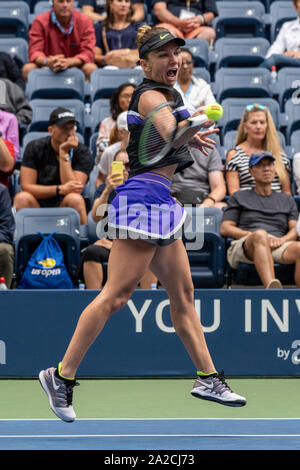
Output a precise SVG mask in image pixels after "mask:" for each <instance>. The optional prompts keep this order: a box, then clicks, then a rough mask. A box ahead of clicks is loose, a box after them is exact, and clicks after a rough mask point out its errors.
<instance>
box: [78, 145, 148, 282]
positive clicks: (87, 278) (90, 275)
mask: <svg viewBox="0 0 300 470" xmlns="http://www.w3.org/2000/svg"><path fill="white" fill-rule="evenodd" d="M114 160H115V161H121V162H123V165H124V166H123V168H124V171H123V178H124V181H126V180H127V179H128V172H129V158H128V154H127V152H126V151H124V150H119V152H117V153H116V155H115V158H114ZM119 178H120V175H119V174H118V173H114V174H111V173H109V175H108V177H107V179H106V183H105V184H101V185H100V186H98V188H97V190H96V193H95V200H94V204H93V207H92V212H91V214H92V218H93V219H94V221H95V222H100V221H101V220H102V219H103V217H105V215H106V212H107V211H106V207H105V206H107V204H108V203H110V202H111V201H112V199H113V198H114V197H115V195H116V192H115V188H116V186H118V184H119V183H118V179H119ZM99 206H101V210H100V214H101V215H98V214H99ZM111 246H112V241H111V240H109V239H108V238H103V239H100V240H97V241H96V242H95V243H94V244H93V245H90V246H88V247H87V248H86V249H85V250H84V251H83V253H82V257H81V268H80V270H81V274H80V277H83V279H84V282H85V286H86V288H87V289H101V288H102V286H103V281H104V276H103V267H102V263H103V262H107V260H108V257H109V253H110V249H111ZM154 283H155V284H156V283H157V278H156V277H155V276H154V275H153V274H152V273H151V271H150V270H147V271H146V273H145V274H144V276H143V278H142V279H141V280H140V287H141V289H150V287H151V284H154Z"/></svg>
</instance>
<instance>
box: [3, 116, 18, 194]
mask: <svg viewBox="0 0 300 470" xmlns="http://www.w3.org/2000/svg"><path fill="white" fill-rule="evenodd" d="M2 112H3V111H0V115H1V113H2ZM14 167H15V152H14V146H13V144H12V143H11V142H9V141H8V140H5V139H3V137H2V136H1V130H0V184H3V185H4V186H6V187H7V188H8V177H9V176H10V175H11V174H12V172H13V171H14Z"/></svg>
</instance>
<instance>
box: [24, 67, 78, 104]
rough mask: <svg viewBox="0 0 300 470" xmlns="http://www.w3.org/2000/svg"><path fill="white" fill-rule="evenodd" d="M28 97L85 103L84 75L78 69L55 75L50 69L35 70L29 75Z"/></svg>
mask: <svg viewBox="0 0 300 470" xmlns="http://www.w3.org/2000/svg"><path fill="white" fill-rule="evenodd" d="M26 95H27V97H28V99H29V100H33V99H78V100H82V101H84V95H85V78H84V73H83V72H82V71H81V70H79V69H78V68H76V67H72V68H69V69H67V70H64V71H63V72H59V73H54V72H53V71H52V70H51V69H49V68H42V69H34V70H32V71H31V72H29V74H28V81H27V85H26Z"/></svg>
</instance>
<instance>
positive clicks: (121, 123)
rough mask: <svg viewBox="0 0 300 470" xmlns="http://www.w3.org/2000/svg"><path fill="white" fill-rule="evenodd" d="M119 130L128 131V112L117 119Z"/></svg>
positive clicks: (124, 112)
mask: <svg viewBox="0 0 300 470" xmlns="http://www.w3.org/2000/svg"><path fill="white" fill-rule="evenodd" d="M117 128H118V129H125V130H126V131H128V125H127V111H123V113H120V114H119V116H118V117H117Z"/></svg>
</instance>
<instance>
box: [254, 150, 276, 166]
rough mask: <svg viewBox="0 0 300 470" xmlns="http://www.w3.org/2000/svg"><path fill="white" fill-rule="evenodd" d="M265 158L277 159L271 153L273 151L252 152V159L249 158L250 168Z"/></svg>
mask: <svg viewBox="0 0 300 470" xmlns="http://www.w3.org/2000/svg"><path fill="white" fill-rule="evenodd" d="M263 158H270V159H271V160H273V161H275V157H273V155H272V154H271V152H267V151H266V152H255V153H252V155H251V157H250V160H249V168H251V167H252V166H254V165H257V164H258V163H259V162H260V161H261V160H262V159H263Z"/></svg>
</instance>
